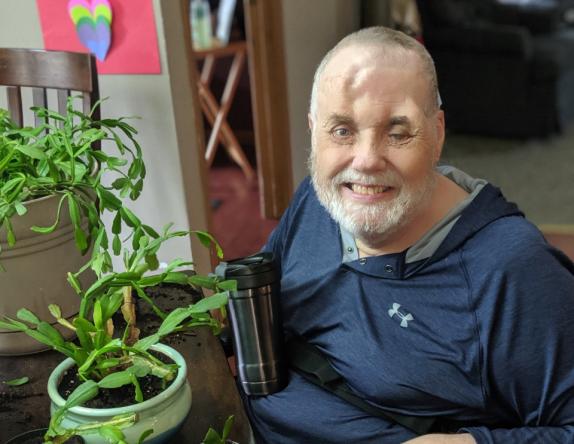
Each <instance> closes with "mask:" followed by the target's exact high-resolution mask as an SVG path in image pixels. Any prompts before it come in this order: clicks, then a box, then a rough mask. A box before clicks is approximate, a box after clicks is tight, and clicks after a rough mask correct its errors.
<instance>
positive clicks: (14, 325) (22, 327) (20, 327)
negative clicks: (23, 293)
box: [0, 319, 29, 331]
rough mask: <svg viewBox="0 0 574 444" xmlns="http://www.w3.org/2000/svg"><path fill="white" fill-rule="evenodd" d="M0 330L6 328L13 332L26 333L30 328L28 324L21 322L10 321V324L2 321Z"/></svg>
mask: <svg viewBox="0 0 574 444" xmlns="http://www.w3.org/2000/svg"><path fill="white" fill-rule="evenodd" d="M0 328H4V329H6V330H12V331H26V330H29V327H28V326H27V325H26V324H23V323H21V322H17V321H14V320H13V319H10V320H9V322H7V321H0Z"/></svg>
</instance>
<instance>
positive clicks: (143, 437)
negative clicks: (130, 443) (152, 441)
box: [138, 429, 153, 444]
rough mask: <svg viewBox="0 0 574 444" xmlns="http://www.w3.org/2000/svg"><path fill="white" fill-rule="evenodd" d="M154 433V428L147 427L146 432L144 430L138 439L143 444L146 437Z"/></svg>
mask: <svg viewBox="0 0 574 444" xmlns="http://www.w3.org/2000/svg"><path fill="white" fill-rule="evenodd" d="M152 433H153V429H147V430H146V431H145V432H143V433H142V434H141V435H140V437H139V439H138V444H142V443H143V442H144V441H145V439H146V438H147V437H148V436H149V435H151V434H152Z"/></svg>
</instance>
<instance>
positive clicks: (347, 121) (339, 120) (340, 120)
mask: <svg viewBox="0 0 574 444" xmlns="http://www.w3.org/2000/svg"><path fill="white" fill-rule="evenodd" d="M341 124H344V125H354V124H355V121H354V120H353V119H352V118H351V117H349V116H346V115H344V114H338V113H332V114H330V115H329V117H327V119H326V120H325V121H324V122H323V128H325V127H327V126H329V125H341Z"/></svg>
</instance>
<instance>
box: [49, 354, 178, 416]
mask: <svg viewBox="0 0 574 444" xmlns="http://www.w3.org/2000/svg"><path fill="white" fill-rule="evenodd" d="M151 353H152V354H153V355H154V356H155V357H156V358H158V359H160V360H161V361H162V362H165V363H170V362H173V361H171V360H170V359H169V358H168V357H167V356H165V355H162V354H160V353H156V352H151ZM77 370H78V367H77V366H75V365H74V366H73V367H70V368H69V369H68V370H66V372H65V373H64V375H63V377H62V379H61V381H60V384H59V385H58V393H60V395H61V396H62V398H64V399H68V396H70V394H71V393H72V392H73V391H74V389H75V388H76V387H78V386H79V385H80V384H81V383H82V382H83V381H82V380H81V379H80V378H79V377H78V375H77ZM138 382H139V384H140V388H141V391H142V394H143V399H144V401H147V400H148V399H151V398H153V397H154V396H156V395H159V394H160V393H161V392H163V391H164V390H165V389H166V388H168V387H169V386H170V385H171V384H172V382H173V380H172V381H169V382H167V383H165V384H164V381H163V380H162V379H160V378H157V377H155V376H151V375H148V376H144V377H143V378H138ZM136 402H137V401H136V400H135V387H134V385H133V384H128V385H124V386H122V387H118V388H114V389H105V388H101V389H100V390H99V392H98V395H97V396H96V397H95V398H93V399H91V400H89V401H88V402H86V403H85V404H83V407H90V408H94V409H105V408H113V407H125V406H128V405H132V404H135V403H136Z"/></svg>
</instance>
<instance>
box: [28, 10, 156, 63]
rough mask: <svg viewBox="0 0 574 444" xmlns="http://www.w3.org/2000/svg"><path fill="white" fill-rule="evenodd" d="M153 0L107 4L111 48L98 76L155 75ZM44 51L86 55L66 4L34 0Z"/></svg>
mask: <svg viewBox="0 0 574 444" xmlns="http://www.w3.org/2000/svg"><path fill="white" fill-rule="evenodd" d="M152 1H153V0H110V4H111V6H112V8H113V14H114V18H113V21H112V42H111V47H110V49H109V51H108V53H107V55H106V58H105V60H104V61H100V60H98V61H97V65H98V73H99V74H159V73H160V72H161V64H160V60H159V51H158V45H157V32H156V27H155V18H154V12H153V3H152ZM36 4H37V6H38V12H39V15H40V25H41V27H42V34H43V36H44V47H45V48H46V49H52V50H60V51H77V52H88V49H86V47H85V46H83V45H82V43H81V42H80V40H79V38H78V36H77V34H76V28H75V26H74V23H73V22H72V20H71V19H70V16H69V15H68V0H36Z"/></svg>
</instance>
